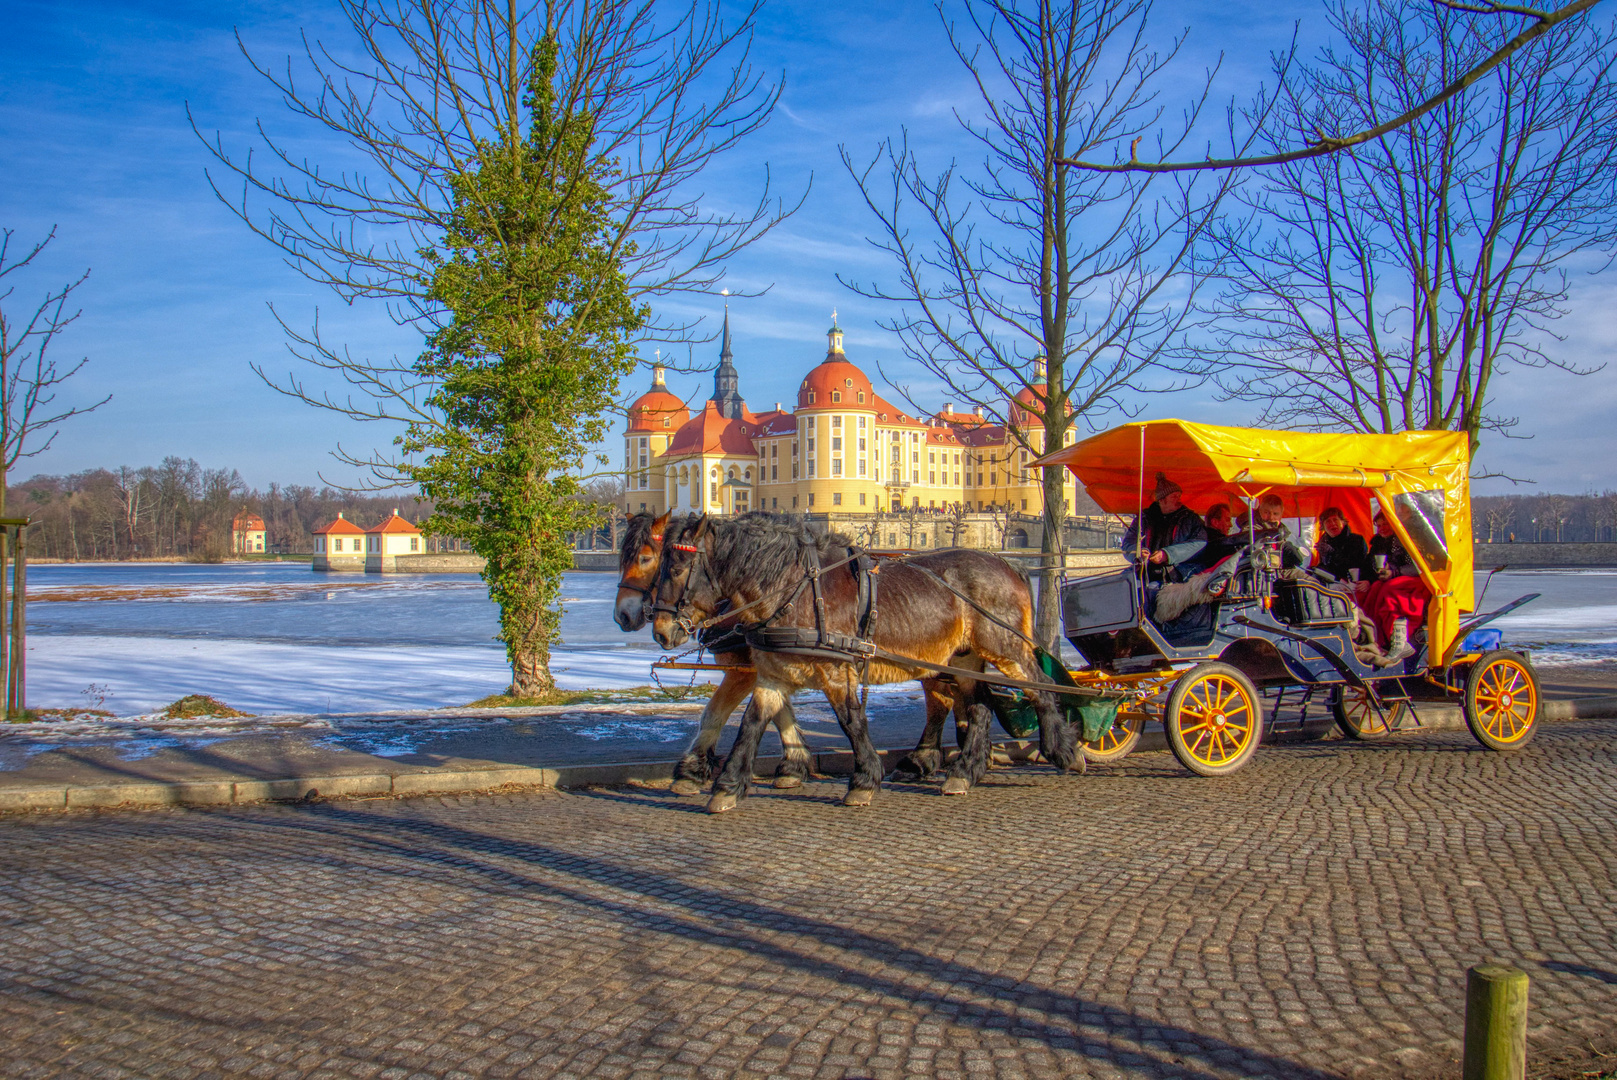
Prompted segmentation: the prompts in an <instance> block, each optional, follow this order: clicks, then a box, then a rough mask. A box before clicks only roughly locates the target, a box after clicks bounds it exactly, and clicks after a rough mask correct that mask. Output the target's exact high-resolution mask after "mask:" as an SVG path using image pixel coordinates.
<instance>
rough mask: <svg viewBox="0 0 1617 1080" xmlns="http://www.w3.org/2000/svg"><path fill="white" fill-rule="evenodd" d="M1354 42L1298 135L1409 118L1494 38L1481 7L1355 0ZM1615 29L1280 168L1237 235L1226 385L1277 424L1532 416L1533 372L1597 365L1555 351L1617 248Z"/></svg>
mask: <svg viewBox="0 0 1617 1080" xmlns="http://www.w3.org/2000/svg"><path fill="white" fill-rule="evenodd" d="M1331 16H1332V19H1333V20H1334V23H1335V25H1336V26H1337V28H1338V30H1339V31H1340V33H1341V36H1342V38H1343V39H1344V41H1345V45H1344V46H1343V48H1342V50H1341V51H1334V50H1327V51H1326V52H1325V53H1324V54H1323V55H1322V56H1321V58H1320V60H1319V61H1318V63H1317V64H1315V65H1314V66H1312V67H1311V68H1310V69H1308V70H1307V71H1306V72H1305V73H1303V74H1302V75H1300V76H1297V77H1295V78H1294V79H1293V80H1292V81H1291V82H1290V83H1289V84H1288V87H1289V90H1288V92H1289V93H1290V94H1291V95H1292V96H1290V97H1289V98H1287V99H1286V100H1285V101H1284V102H1282V104H1281V106H1280V107H1279V111H1280V112H1281V113H1282V114H1283V119H1284V125H1285V126H1286V127H1287V128H1289V129H1291V130H1331V129H1333V128H1335V127H1337V126H1339V125H1344V124H1352V123H1359V122H1365V123H1368V122H1372V121H1375V120H1377V119H1379V118H1381V117H1384V116H1387V115H1390V114H1395V113H1399V112H1401V111H1402V110H1404V109H1406V108H1408V107H1409V106H1410V104H1411V103H1412V102H1414V101H1417V100H1419V99H1420V98H1422V96H1423V95H1425V94H1426V93H1427V92H1428V88H1430V87H1432V86H1437V85H1440V84H1443V83H1444V82H1446V81H1448V80H1449V79H1451V78H1452V77H1454V73H1456V72H1458V71H1462V70H1465V69H1467V68H1468V67H1469V66H1470V65H1472V64H1473V63H1474V62H1475V59H1476V57H1477V55H1478V54H1479V53H1480V52H1482V51H1484V50H1485V49H1486V42H1485V41H1484V40H1483V38H1482V36H1481V35H1480V32H1479V29H1478V27H1477V25H1476V24H1475V23H1474V22H1473V21H1471V20H1469V19H1468V18H1466V17H1464V16H1463V15H1462V14H1459V13H1456V12H1454V11H1451V10H1448V9H1447V8H1443V7H1438V8H1435V9H1429V8H1423V7H1419V6H1416V7H1414V8H1411V6H1410V5H1409V4H1406V3H1403V2H1401V0H1352V2H1350V0H1338V2H1337V3H1335V4H1334V6H1333V7H1332V8H1331ZM1612 45H1613V35H1612V31H1611V28H1610V27H1609V26H1608V27H1601V26H1595V25H1593V24H1591V23H1589V22H1588V20H1587V19H1574V20H1572V21H1569V22H1567V23H1566V24H1564V25H1562V26H1559V27H1557V28H1556V29H1554V30H1553V31H1551V32H1549V33H1548V34H1546V35H1545V38H1544V40H1542V41H1541V42H1539V43H1538V45H1537V46H1536V47H1535V48H1534V49H1532V50H1530V51H1526V52H1522V53H1519V54H1517V55H1515V56H1513V57H1512V58H1510V59H1509V60H1508V61H1506V62H1504V63H1503V64H1501V65H1499V66H1498V67H1497V68H1496V69H1495V70H1494V72H1493V74H1492V75H1490V76H1489V78H1488V80H1487V81H1486V83H1485V84H1483V85H1479V86H1477V87H1474V88H1473V89H1472V91H1471V93H1470V94H1469V95H1468V96H1467V97H1465V98H1463V99H1455V100H1451V101H1449V102H1447V103H1446V104H1444V105H1442V106H1441V107H1439V108H1437V109H1435V110H1434V111H1432V112H1431V113H1429V114H1427V115H1425V116H1423V117H1422V118H1421V119H1419V120H1417V121H1415V122H1414V123H1411V124H1409V125H1408V126H1406V127H1404V128H1402V129H1401V130H1400V131H1398V132H1397V133H1396V134H1394V135H1391V136H1388V137H1387V138H1384V139H1382V140H1381V141H1379V142H1377V143H1374V144H1373V145H1369V146H1366V147H1363V148H1361V149H1357V150H1352V151H1348V152H1344V153H1341V154H1335V155H1332V156H1329V157H1321V158H1316V159H1313V160H1308V161H1303V162H1297V163H1292V164H1287V165H1283V166H1280V167H1278V168H1276V169H1274V170H1272V171H1270V172H1268V173H1266V174H1264V184H1263V186H1262V188H1261V190H1260V191H1259V192H1257V193H1256V194H1254V195H1252V196H1250V197H1249V202H1250V205H1251V206H1252V207H1253V208H1254V209H1255V210H1256V211H1257V216H1256V218H1255V219H1254V224H1253V225H1252V226H1250V227H1242V226H1238V227H1234V228H1229V229H1225V230H1222V232H1221V236H1222V239H1223V240H1224V241H1225V242H1226V243H1227V251H1228V253H1229V255H1230V261H1229V264H1228V265H1229V282H1230V292H1229V294H1228V306H1227V307H1226V309H1225V310H1224V312H1223V313H1224V314H1225V315H1227V316H1229V317H1230V318H1229V321H1228V322H1226V323H1224V324H1221V325H1223V326H1226V327H1230V329H1228V330H1227V331H1224V332H1222V333H1221V334H1220V335H1219V338H1220V340H1221V343H1222V345H1223V346H1224V348H1223V349H1222V351H1219V352H1217V353H1215V354H1214V356H1213V359H1214V364H1215V367H1216V370H1218V371H1219V372H1220V379H1219V382H1220V385H1221V386H1222V387H1223V391H1224V393H1225V395H1226V396H1227V397H1228V398H1230V399H1234V400H1238V401H1244V402H1252V403H1256V404H1257V405H1259V406H1260V408H1261V410H1262V422H1266V423H1273V424H1279V425H1282V426H1296V427H1316V428H1318V427H1330V428H1336V427H1347V428H1350V429H1352V430H1357V431H1367V432H1397V431H1419V430H1457V431H1464V432H1466V433H1467V434H1468V435H1469V436H1470V439H1471V449H1472V451H1473V452H1475V451H1476V449H1477V446H1478V444H1479V442H1480V440H1481V435H1482V432H1483V431H1485V430H1493V431H1501V432H1504V431H1508V429H1509V428H1510V427H1511V426H1513V425H1514V423H1515V420H1514V419H1513V418H1511V417H1510V416H1508V415H1502V414H1501V413H1500V412H1498V411H1497V410H1496V409H1495V408H1494V407H1493V403H1494V401H1495V400H1496V394H1495V390H1496V385H1495V380H1496V378H1497V377H1498V376H1499V375H1501V374H1502V373H1503V372H1504V371H1506V370H1508V369H1510V368H1512V367H1557V368H1561V369H1563V370H1566V371H1574V372H1586V371H1587V370H1589V369H1585V368H1580V367H1577V366H1576V365H1574V364H1572V363H1570V362H1568V361H1566V360H1565V359H1564V358H1561V357H1560V356H1558V355H1557V354H1556V353H1555V352H1554V350H1553V349H1550V348H1546V347H1545V342H1546V339H1547V338H1549V337H1551V336H1552V324H1553V322H1554V320H1555V319H1556V318H1558V317H1559V316H1560V314H1561V313H1562V310H1563V303H1564V301H1565V299H1566V296H1567V274H1566V267H1567V264H1568V262H1569V260H1571V259H1572V258H1574V257H1575V256H1577V255H1579V254H1580V253H1584V252H1588V251H1590V250H1591V249H1596V250H1598V249H1601V248H1607V249H1609V248H1610V246H1611V245H1612V244H1613V243H1614V242H1617V213H1614V207H1617V168H1614V166H1617V79H1614V77H1613V63H1614V59H1613V57H1614V52H1613V49H1612Z"/></svg>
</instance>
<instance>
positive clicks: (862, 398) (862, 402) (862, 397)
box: [859, 390, 865, 405]
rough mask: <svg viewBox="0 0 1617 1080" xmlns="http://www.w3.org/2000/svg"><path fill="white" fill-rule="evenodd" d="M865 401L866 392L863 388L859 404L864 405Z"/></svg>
mask: <svg viewBox="0 0 1617 1080" xmlns="http://www.w3.org/2000/svg"><path fill="white" fill-rule="evenodd" d="M864 403H865V392H864V391H863V390H861V391H859V404H861V405H863V404H864Z"/></svg>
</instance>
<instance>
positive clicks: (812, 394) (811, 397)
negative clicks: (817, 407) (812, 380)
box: [809, 390, 814, 405]
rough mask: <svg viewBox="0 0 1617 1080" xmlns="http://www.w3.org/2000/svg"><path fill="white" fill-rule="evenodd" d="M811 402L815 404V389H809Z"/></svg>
mask: <svg viewBox="0 0 1617 1080" xmlns="http://www.w3.org/2000/svg"><path fill="white" fill-rule="evenodd" d="M809 404H810V405H812V404H814V391H812V390H810V391H809Z"/></svg>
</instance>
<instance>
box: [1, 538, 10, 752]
mask: <svg viewBox="0 0 1617 1080" xmlns="http://www.w3.org/2000/svg"><path fill="white" fill-rule="evenodd" d="M10 539H11V530H10V529H8V528H6V527H5V526H3V525H0V699H3V700H4V701H5V703H6V705H5V708H6V716H5V718H6V719H7V720H10V719H11V716H12V712H11V696H12V695H11V644H12V642H11V615H10V611H11V609H10V608H8V607H7V606H6V557H7V555H8V554H9V552H8V550H7V549H8V548H9V547H10V544H9V543H8V541H10Z"/></svg>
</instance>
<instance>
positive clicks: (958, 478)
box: [954, 473, 960, 484]
mask: <svg viewBox="0 0 1617 1080" xmlns="http://www.w3.org/2000/svg"><path fill="white" fill-rule="evenodd" d="M954 482H955V483H957V484H958V483H960V474H959V473H955V474H954Z"/></svg>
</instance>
